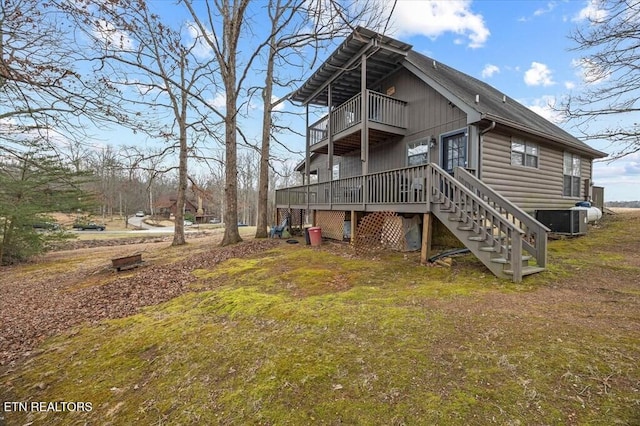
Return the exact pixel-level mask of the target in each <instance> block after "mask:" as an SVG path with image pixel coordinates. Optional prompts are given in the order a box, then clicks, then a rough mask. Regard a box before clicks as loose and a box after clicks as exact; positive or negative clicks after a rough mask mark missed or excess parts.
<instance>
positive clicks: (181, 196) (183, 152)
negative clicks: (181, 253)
mask: <svg viewBox="0 0 640 426" xmlns="http://www.w3.org/2000/svg"><path fill="white" fill-rule="evenodd" d="M182 118H184V117H181V119H182ZM186 200H187V131H186V128H185V126H184V122H181V123H180V160H179V167H178V197H177V200H176V215H175V230H174V232H173V242H172V243H171V245H172V246H180V245H183V244H186V240H185V238H184V208H185V204H186Z"/></svg>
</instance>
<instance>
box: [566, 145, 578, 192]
mask: <svg viewBox="0 0 640 426" xmlns="http://www.w3.org/2000/svg"><path fill="white" fill-rule="evenodd" d="M580 167H581V161H580V157H579V156H578V155H575V154H571V153H570V152H565V153H564V166H563V171H562V174H563V175H564V179H563V185H562V195H564V196H565V197H576V198H577V197H580Z"/></svg>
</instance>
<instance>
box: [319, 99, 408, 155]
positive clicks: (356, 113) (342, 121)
mask: <svg viewBox="0 0 640 426" xmlns="http://www.w3.org/2000/svg"><path fill="white" fill-rule="evenodd" d="M366 93H367V102H368V104H367V107H368V111H369V114H368V118H369V121H371V122H375V123H380V124H386V125H389V126H394V127H398V128H405V127H406V126H407V124H406V121H407V114H406V106H407V103H406V102H404V101H401V100H398V99H395V98H392V97H390V96H386V95H383V94H382V93H377V92H374V91H373V90H367V92H366ZM361 122H362V96H361V94H360V93H358V94H357V95H355V96H354V97H352V98H351V99H349V100H348V101H346V102H345V103H343V104H342V105H340V106H338V107H337V108H335V109H334V110H333V111H332V112H331V133H332V134H333V135H336V134H338V133H340V132H342V131H344V130H347V129H348V128H350V127H353V126H355V125H357V124H360V123H361ZM328 124H329V116H328V115H327V116H324V117H322V118H321V119H320V120H318V121H316V122H315V123H313V124H312V125H310V126H309V145H315V144H317V143H319V142H322V141H323V140H325V139H327V138H328V136H329V131H328V127H329V126H328Z"/></svg>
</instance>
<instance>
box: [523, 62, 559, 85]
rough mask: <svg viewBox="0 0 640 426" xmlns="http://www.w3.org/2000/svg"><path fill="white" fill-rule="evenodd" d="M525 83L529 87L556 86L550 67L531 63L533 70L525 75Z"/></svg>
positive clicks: (529, 70)
mask: <svg viewBox="0 0 640 426" xmlns="http://www.w3.org/2000/svg"><path fill="white" fill-rule="evenodd" d="M524 82H525V84H526V85H527V86H552V85H554V84H555V82H554V81H553V78H552V77H551V70H550V69H549V67H548V66H546V65H545V64H542V63H540V62H532V63H531V68H529V69H528V70H527V71H526V72H525V73H524Z"/></svg>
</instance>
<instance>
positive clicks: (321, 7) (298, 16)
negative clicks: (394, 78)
mask: <svg viewBox="0 0 640 426" xmlns="http://www.w3.org/2000/svg"><path fill="white" fill-rule="evenodd" d="M382 7H383V5H382V3H380V2H372V1H360V2H356V3H353V4H350V5H348V7H345V5H344V4H342V2H340V1H339V0H328V1H326V0H313V1H309V0H270V1H269V4H268V6H267V7H266V9H267V14H268V16H269V20H270V25H271V28H270V33H269V35H268V38H267V40H266V42H265V45H266V51H267V53H266V72H265V80H264V88H263V89H262V101H263V116H262V141H261V148H260V149H261V156H260V172H259V173H260V174H259V184H258V185H259V192H258V221H257V227H256V235H255V236H256V238H266V237H267V222H268V202H269V199H268V195H269V168H270V167H271V165H270V161H271V139H272V138H274V137H275V135H274V133H275V132H276V131H277V130H278V128H277V126H275V125H274V120H273V113H274V108H275V107H276V106H277V105H278V104H279V103H280V102H283V101H285V100H286V96H285V97H283V98H281V99H279V100H277V101H276V102H274V101H273V99H272V97H273V91H274V87H281V88H287V89H289V90H290V88H291V86H292V85H294V84H296V83H298V82H299V81H300V77H292V76H291V72H290V71H289V75H288V76H287V75H285V74H284V73H282V72H279V73H278V72H276V71H275V70H276V67H277V65H278V64H283V65H286V66H285V67H277V68H278V69H287V68H289V69H291V68H293V69H295V70H296V71H295V72H296V74H297V76H302V75H304V71H303V69H304V68H307V69H313V67H314V62H315V60H316V56H315V55H314V56H312V59H311V61H309V60H308V59H307V58H306V56H304V55H302V54H301V53H302V52H304V51H305V47H313V48H315V51H316V52H317V51H318V49H319V47H321V46H322V45H323V44H325V43H327V42H330V41H332V40H333V39H335V38H339V37H342V36H345V35H347V34H348V33H350V32H351V31H353V29H354V27H355V26H356V25H358V24H359V25H365V26H368V27H372V28H374V29H375V28H378V27H381V26H382V24H383V22H384V13H383V9H382ZM387 19H388V18H387Z"/></svg>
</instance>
